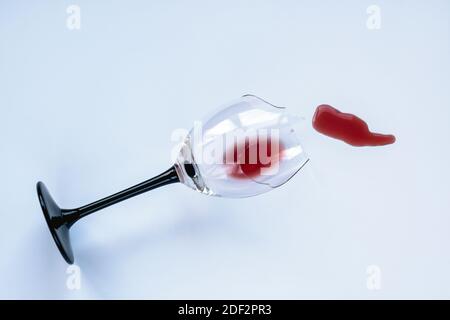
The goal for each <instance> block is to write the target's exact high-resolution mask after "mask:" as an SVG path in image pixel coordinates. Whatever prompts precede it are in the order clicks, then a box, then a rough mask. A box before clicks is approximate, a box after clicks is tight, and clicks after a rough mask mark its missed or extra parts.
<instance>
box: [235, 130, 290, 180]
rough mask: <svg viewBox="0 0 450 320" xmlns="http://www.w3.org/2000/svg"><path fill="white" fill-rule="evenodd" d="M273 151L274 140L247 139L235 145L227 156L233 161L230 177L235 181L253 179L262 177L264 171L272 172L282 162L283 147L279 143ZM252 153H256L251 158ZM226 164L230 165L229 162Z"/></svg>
mask: <svg viewBox="0 0 450 320" xmlns="http://www.w3.org/2000/svg"><path fill="white" fill-rule="evenodd" d="M274 149H275V150H272V139H271V138H270V137H268V138H267V139H261V140H260V139H259V138H254V139H246V140H245V143H243V144H240V145H235V146H234V147H233V148H232V150H230V151H229V152H228V154H227V157H228V159H229V158H231V159H232V163H231V164H232V165H231V167H230V170H229V171H228V175H229V176H230V177H232V178H235V179H252V178H255V177H258V176H260V175H261V174H262V173H261V170H262V169H267V170H270V169H271V168H273V167H274V166H276V165H277V164H278V163H279V161H281V157H282V153H283V145H282V144H281V142H280V143H278V148H276V146H274ZM250 153H254V154H253V156H252V157H251V156H250ZM226 163H228V164H229V161H227V162H226Z"/></svg>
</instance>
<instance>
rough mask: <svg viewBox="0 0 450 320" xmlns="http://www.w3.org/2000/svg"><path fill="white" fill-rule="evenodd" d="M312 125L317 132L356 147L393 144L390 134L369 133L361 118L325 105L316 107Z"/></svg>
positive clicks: (392, 137) (393, 137)
mask: <svg viewBox="0 0 450 320" xmlns="http://www.w3.org/2000/svg"><path fill="white" fill-rule="evenodd" d="M312 124H313V127H314V129H316V130H317V131H318V132H320V133H322V134H324V135H326V136H329V137H332V138H335V139H339V140H342V141H344V142H346V143H348V144H350V145H352V146H356V147H362V146H384V145H387V144H391V143H394V142H395V136H393V135H392V134H381V133H373V132H370V130H369V127H368V126H367V123H366V122H364V120H362V119H361V118H358V117H357V116H355V115H353V114H350V113H343V112H341V111H339V110H337V109H335V108H333V107H332V106H329V105H326V104H322V105H320V106H318V107H317V109H316V112H315V113H314V117H313V121H312Z"/></svg>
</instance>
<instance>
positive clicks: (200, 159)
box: [175, 95, 308, 198]
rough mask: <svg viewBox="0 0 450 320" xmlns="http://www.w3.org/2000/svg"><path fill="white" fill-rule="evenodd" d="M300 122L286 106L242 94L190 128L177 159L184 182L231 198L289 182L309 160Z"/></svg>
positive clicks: (194, 187)
mask: <svg viewBox="0 0 450 320" xmlns="http://www.w3.org/2000/svg"><path fill="white" fill-rule="evenodd" d="M298 121H299V118H298V117H295V116H292V115H290V114H288V113H287V112H286V109H285V108H282V107H277V106H275V105H273V104H271V103H269V102H267V101H265V100H263V99H261V98H259V97H257V96H254V95H244V96H242V97H241V98H240V99H237V100H235V101H233V102H231V103H229V104H227V105H225V106H223V107H222V108H221V109H220V110H219V111H218V112H217V113H215V114H214V115H213V116H212V117H210V118H209V119H206V120H204V121H202V122H200V123H196V126H194V128H193V129H192V130H191V131H190V132H189V134H188V136H187V137H186V139H185V140H184V142H183V144H182V146H181V150H180V153H179V156H178V158H177V160H176V162H175V168H176V170H177V173H178V175H179V177H180V180H181V182H182V183H184V184H185V185H187V186H189V187H190V188H192V189H194V190H196V191H199V192H201V193H204V194H207V195H214V196H221V197H230V198H242V197H250V196H254V195H258V194H261V193H264V192H267V191H270V190H271V189H273V188H276V187H278V186H280V185H282V184H284V183H285V182H286V181H288V180H289V179H290V178H291V177H292V176H293V175H295V174H296V173H297V172H298V171H299V170H300V168H302V166H303V165H305V163H306V162H307V161H308V157H307V155H306V153H305V152H304V150H303V148H302V146H301V144H300V139H299V137H298V135H297V130H296V129H295V126H296V124H297V122H298ZM264 160H265V161H264Z"/></svg>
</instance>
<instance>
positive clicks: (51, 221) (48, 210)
mask: <svg viewBox="0 0 450 320" xmlns="http://www.w3.org/2000/svg"><path fill="white" fill-rule="evenodd" d="M179 181H180V179H179V177H178V174H177V172H176V170H175V167H173V166H172V167H171V168H170V169H169V170H167V171H165V172H163V173H161V174H160V175H158V176H156V177H153V178H151V179H148V180H146V181H144V182H142V183H139V184H137V185H135V186H132V187H130V188H128V189H125V190H123V191H120V192H117V193H115V194H113V195H110V196H108V197H105V198H103V199H100V200H98V201H95V202H92V203H90V204H87V205H85V206H82V207H79V208H75V209H61V208H60V207H59V206H58V205H57V204H56V202H55V201H54V200H53V198H52V196H51V195H50V193H49V192H48V190H47V187H46V186H45V184H44V183H42V182H40V181H39V182H38V183H37V193H38V197H39V202H40V204H41V208H42V211H43V213H44V216H45V220H46V221H47V224H48V227H49V229H50V232H51V234H52V236H53V239H54V240H55V243H56V245H57V247H58V249H59V251H60V252H61V254H62V256H63V257H64V259H65V260H66V261H67V263H70V264H72V263H73V262H74V260H75V259H74V255H73V251H72V245H71V243H70V234H69V229H70V227H71V226H72V225H73V224H74V223H75V222H77V221H78V220H80V219H81V218H83V217H85V216H87V215H89V214H91V213H93V212H96V211H98V210H101V209H103V208H106V207H109V206H111V205H113V204H116V203H118V202H121V201H123V200H126V199H129V198H131V197H134V196H137V195H139V194H141V193H144V192H147V191H150V190H152V189H155V188H159V187H162V186H165V185H168V184H171V183H175V182H179Z"/></svg>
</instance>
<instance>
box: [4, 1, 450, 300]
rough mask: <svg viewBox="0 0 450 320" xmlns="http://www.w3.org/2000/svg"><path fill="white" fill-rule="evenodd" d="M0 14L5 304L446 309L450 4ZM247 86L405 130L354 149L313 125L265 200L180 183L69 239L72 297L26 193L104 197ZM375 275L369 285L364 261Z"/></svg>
mask: <svg viewBox="0 0 450 320" xmlns="http://www.w3.org/2000/svg"><path fill="white" fill-rule="evenodd" d="M70 4H72V2H70V3H69V2H68V1H62V2H55V1H40V2H39V4H38V3H37V2H32V1H12V0H11V1H2V2H1V4H0V108H1V109H0V111H1V114H0V155H1V158H0V177H1V180H2V186H1V187H0V194H1V203H2V205H1V207H0V208H1V209H0V212H1V216H0V217H1V222H0V298H363V299H365V298H450V275H449V272H448V270H449V269H450V253H449V252H450V251H449V244H450V232H449V226H450V218H449V214H450V210H449V208H450V205H449V201H450V200H449V196H448V195H449V181H450V170H449V163H450V159H449V158H450V157H449V155H450V153H449V151H448V146H449V143H448V138H449V137H450V126H449V121H450V114H449V113H450V112H449V107H450V106H449V103H450V91H449V90H448V85H449V77H450V65H449V56H450V55H449V54H450V50H449V49H450V46H449V39H450V34H449V33H450V27H449V20H450V19H449V18H450V17H449V15H450V3H449V2H448V1H445V0H442V1H378V2H377V3H376V4H377V5H379V7H380V8H381V18H382V20H381V21H382V24H381V29H380V30H369V29H367V27H366V20H367V17H368V15H367V13H366V9H367V7H368V6H369V5H371V4H374V3H373V2H372V1H356V0H355V1H339V3H337V1H320V2H319V1H256V0H255V1H237V0H236V1H222V2H211V1H189V2H186V1H164V2H163V1H159V2H157V1H153V2H149V1H113V2H110V1H95V2H93V1H76V2H75V4H78V5H79V6H80V8H81V30H79V31H76V30H75V31H70V30H68V29H67V28H66V18H67V16H68V15H67V13H66V8H67V6H68V5H70ZM244 93H254V94H258V95H260V96H262V97H264V98H266V99H267V100H268V101H270V102H272V103H275V104H280V105H284V106H288V107H289V109H290V111H291V112H293V113H298V114H299V115H302V116H304V117H305V118H306V119H307V121H309V119H310V118H311V116H312V114H313V112H314V109H315V107H316V106H317V105H318V104H320V103H329V104H332V105H334V106H336V107H338V108H340V109H342V110H343V111H348V112H352V113H355V114H357V115H359V116H361V117H362V118H363V119H366V120H367V121H368V123H369V125H370V127H371V129H373V130H375V131H379V132H384V133H393V134H395V135H396V136H397V143H396V144H395V145H392V146H388V147H383V148H363V149H355V148H352V147H349V146H347V145H345V144H343V143H341V142H339V141H333V140H331V139H327V138H326V137H323V136H321V135H318V134H316V133H315V132H313V131H312V129H311V128H310V126H309V125H308V122H307V123H306V127H305V132H304V147H305V149H306V150H307V152H308V153H309V155H310V157H311V161H310V163H309V164H308V165H307V167H306V168H305V169H304V170H303V172H301V173H300V174H299V175H297V176H296V177H295V178H294V179H292V180H291V181H290V182H289V183H288V184H286V185H285V186H283V187H282V188H280V189H277V190H275V191H273V192H271V193H268V194H264V195H262V196H259V197H255V198H249V199H244V200H227V199H217V198H208V197H205V196H203V195H201V194H196V193H194V192H193V191H191V190H189V189H188V188H186V187H184V186H182V185H174V186H170V187H167V188H162V189H158V190H155V191H153V192H151V193H148V194H146V195H142V196H140V197H138V198H135V199H132V200H129V201H126V202H123V203H121V204H118V205H116V206H114V207H111V208H108V209H105V210H103V211H102V212H98V213H97V214H95V215H93V216H91V217H89V218H86V219H85V220H84V221H82V222H80V223H78V224H77V225H76V226H75V227H74V228H73V229H72V239H73V246H74V250H75V255H76V262H77V264H78V265H79V266H80V268H81V271H82V278H81V289H80V290H78V291H71V290H68V289H67V287H66V279H67V275H66V264H65V263H64V261H63V259H62V258H61V257H60V255H59V252H58V251H57V249H56V246H55V245H54V243H53V240H52V239H51V236H50V233H49V232H48V230H47V226H46V225H45V221H44V219H43V217H42V214H41V212H40V208H39V204H38V201H37V197H36V194H35V183H36V182H37V181H38V180H42V181H44V182H45V183H46V184H47V186H48V188H49V190H50V191H51V192H52V194H53V196H54V197H55V199H56V200H57V201H58V203H59V204H60V205H61V206H63V207H72V206H78V205H81V204H84V203H86V202H89V201H92V200H96V199H97V198H98V197H102V196H105V195H108V194H110V193H112V192H115V191H118V190H120V189H122V188H124V187H128V186H129V185H132V184H134V183H137V182H140V181H141V180H144V179H146V178H147V177H150V176H152V175H154V174H157V173H159V172H161V171H162V170H165V169H166V168H167V167H168V166H169V165H170V161H169V159H170V150H171V148H172V145H173V143H172V142H171V141H170V135H171V132H172V130H173V129H176V128H180V127H184V128H189V127H191V126H192V124H193V121H194V120H196V119H200V118H201V117H202V116H204V115H205V114H207V113H209V112H210V111H211V110H213V109H214V108H215V107H216V106H218V105H220V104H222V103H224V102H227V101H229V100H230V99H234V98H236V97H239V96H240V95H242V94H244ZM370 265H377V266H379V268H380V269H381V289H380V290H375V291H373V290H368V288H367V286H366V281H367V277H368V275H367V274H366V269H367V267H368V266H370Z"/></svg>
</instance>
